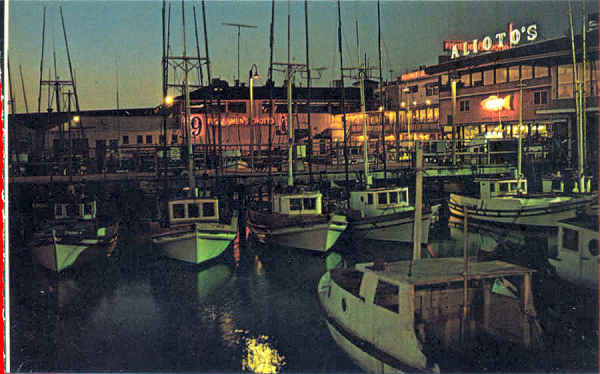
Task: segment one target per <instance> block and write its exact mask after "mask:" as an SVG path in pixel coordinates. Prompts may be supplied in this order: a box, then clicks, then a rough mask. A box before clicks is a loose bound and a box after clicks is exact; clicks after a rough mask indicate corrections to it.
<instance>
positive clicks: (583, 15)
mask: <svg viewBox="0 0 600 374" xmlns="http://www.w3.org/2000/svg"><path fill="white" fill-rule="evenodd" d="M581 5H582V6H581V22H582V24H583V30H582V32H581V37H582V48H583V54H582V63H581V65H582V69H583V74H582V75H583V86H582V93H581V137H582V142H581V143H582V154H583V168H585V159H586V154H587V152H586V148H587V146H586V144H587V142H586V132H587V125H586V120H587V116H586V114H585V108H586V99H585V92H586V82H587V80H586V77H585V74H586V72H587V69H586V65H587V55H586V46H585V37H586V35H585V34H586V32H587V30H586V27H585V26H586V25H585V22H586V12H585V1H582V2H581ZM591 74H592V72H591V71H590V78H591Z"/></svg>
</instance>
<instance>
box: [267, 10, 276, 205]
mask: <svg viewBox="0 0 600 374" xmlns="http://www.w3.org/2000/svg"><path fill="white" fill-rule="evenodd" d="M274 27H275V0H272V1H271V29H270V33H269V50H270V54H269V108H270V111H269V117H270V118H269V139H268V142H269V150H268V151H269V152H268V158H269V159H268V164H269V180H268V188H269V201H271V202H272V201H273V170H272V166H273V156H272V155H271V148H272V147H273V139H272V138H273V114H274V108H273V86H275V82H273V29H274Z"/></svg>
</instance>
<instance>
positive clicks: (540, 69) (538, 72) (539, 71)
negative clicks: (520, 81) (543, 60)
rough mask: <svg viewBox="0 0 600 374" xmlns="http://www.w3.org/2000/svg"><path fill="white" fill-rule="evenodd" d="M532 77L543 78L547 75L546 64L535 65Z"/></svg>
mask: <svg viewBox="0 0 600 374" xmlns="http://www.w3.org/2000/svg"><path fill="white" fill-rule="evenodd" d="M533 74H534V78H545V77H547V76H548V66H537V65H536V66H535V69H534V72H533Z"/></svg>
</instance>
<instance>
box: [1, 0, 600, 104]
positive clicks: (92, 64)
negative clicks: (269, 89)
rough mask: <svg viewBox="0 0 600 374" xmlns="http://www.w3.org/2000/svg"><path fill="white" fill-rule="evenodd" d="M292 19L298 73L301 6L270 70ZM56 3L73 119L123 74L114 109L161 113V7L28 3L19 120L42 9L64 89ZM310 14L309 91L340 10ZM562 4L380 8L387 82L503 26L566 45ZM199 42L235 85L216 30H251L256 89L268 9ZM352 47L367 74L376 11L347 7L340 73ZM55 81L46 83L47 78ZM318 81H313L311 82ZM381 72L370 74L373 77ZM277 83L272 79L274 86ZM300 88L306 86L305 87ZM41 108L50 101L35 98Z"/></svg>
mask: <svg viewBox="0 0 600 374" xmlns="http://www.w3.org/2000/svg"><path fill="white" fill-rule="evenodd" d="M170 4H171V17H172V20H171V30H172V33H171V40H172V48H173V49H172V52H171V54H172V55H181V50H182V48H181V45H182V43H181V40H182V32H181V24H182V21H181V1H172V2H170ZM288 4H289V8H290V12H291V39H292V41H291V56H292V61H294V62H298V63H304V62H305V61H306V51H305V28H304V1H291V2H288V1H285V0H283V1H277V2H276V4H275V13H276V19H275V46H274V61H276V62H285V61H286V60H287V14H288ZM59 5H62V8H63V14H64V20H65V26H66V30H67V37H68V41H69V49H70V53H71V59H72V62H73V69H74V70H75V72H76V73H75V74H76V79H77V90H78V93H79V101H80V105H81V109H112V108H115V107H116V76H117V71H118V76H119V96H120V100H119V101H120V103H119V104H120V108H139V107H151V106H156V105H157V104H158V103H160V97H161V94H162V93H161V79H162V78H161V57H162V23H161V9H162V1H160V0H153V1H94V0H80V1H51V2H42V1H26V0H10V16H9V17H10V18H9V51H8V56H9V60H10V65H11V75H12V80H13V92H14V96H15V97H16V107H17V112H19V113H20V112H25V106H24V101H23V93H22V88H21V80H20V76H19V66H21V67H22V71H23V76H24V81H25V90H26V92H27V101H28V106H29V111H30V112H32V111H36V110H37V100H38V90H39V80H40V76H39V70H40V58H41V45H42V10H43V7H44V6H46V8H47V9H46V41H45V52H44V79H48V69H49V68H51V67H53V60H52V54H53V50H55V51H56V59H57V67H58V68H57V70H58V76H59V77H60V79H68V65H67V58H66V51H65V43H64V38H63V33H62V27H61V23H60V16H59V13H58V6H59ZM185 5H186V12H185V13H186V14H185V15H186V24H187V28H186V39H187V43H188V54H194V55H195V35H194V30H193V13H192V5H196V8H197V15H198V32H199V37H200V49H201V55H202V56H204V38H203V30H202V13H201V2H200V1H186V2H185ZM581 8H582V3H581V2H573V9H574V15H575V21H576V30H577V33H580V32H581V27H582V26H581ZM586 8H587V9H586V10H587V13H588V14H591V13H595V12H598V1H597V0H592V1H589V2H586ZM308 9H309V15H308V17H309V29H310V30H309V32H310V60H311V66H312V67H326V68H327V70H324V71H323V74H322V77H321V79H320V80H316V81H314V83H313V85H317V86H326V85H329V84H330V83H331V81H332V80H334V79H338V78H339V55H338V50H337V6H336V2H335V1H334V0H323V1H311V2H309V4H308ZM567 9H568V3H567V1H542V2H539V1H537V2H536V1H522V2H521V1H501V2H500V1H482V2H474V1H473V2H455V1H453V2H450V1H447V2H434V1H382V3H381V13H382V19H381V30H382V40H383V46H382V50H383V71H384V79H386V80H389V78H390V70H392V71H393V72H392V74H393V76H394V77H395V76H397V75H398V74H400V73H402V72H405V71H407V70H411V69H414V68H415V67H417V66H419V65H430V64H435V63H436V62H437V58H438V55H440V54H442V40H444V39H467V40H469V39H474V38H480V39H481V38H482V37H484V36H486V35H489V36H491V37H492V38H493V37H494V35H495V34H496V33H498V32H502V31H506V29H507V24H508V23H509V22H513V23H514V24H515V25H516V26H519V27H520V26H526V25H531V24H537V30H538V34H539V35H538V39H537V40H538V41H539V40H544V39H551V38H555V37H559V36H561V35H567V33H568V30H569V20H568V13H567ZM206 13H207V23H208V24H207V29H208V30H207V32H208V41H209V54H210V59H211V71H212V75H213V77H220V78H222V79H225V80H227V81H229V82H230V84H233V80H234V79H235V76H236V75H237V60H236V53H237V52H236V37H237V29H236V28H233V27H230V26H224V25H222V23H223V22H228V23H241V24H248V25H256V26H257V28H255V29H242V35H241V40H240V78H241V80H242V82H247V79H248V70H249V69H250V66H251V65H252V64H256V65H257V66H258V68H259V72H260V73H261V75H262V76H263V79H262V80H261V81H259V83H258V84H264V82H265V80H266V76H267V71H268V63H269V23H270V20H271V2H270V1H207V2H206ZM356 20H358V27H359V36H360V48H361V51H362V52H361V53H362V55H364V54H366V55H367V58H368V60H369V63H370V65H372V66H377V61H378V60H377V58H378V54H377V2H376V1H343V2H342V25H343V40H344V45H343V48H344V64H345V65H346V66H356V65H357V50H356V33H355V30H356V25H355V22H356ZM52 74H54V73H52ZM313 74H314V73H313ZM377 74H378V73H377ZM282 80H283V74H282V73H276V74H275V82H276V84H278V85H279V84H281V83H282ZM302 85H305V80H303V81H302ZM42 97H43V99H42V110H44V107H45V106H46V104H45V97H46V92H44V93H43V94H42Z"/></svg>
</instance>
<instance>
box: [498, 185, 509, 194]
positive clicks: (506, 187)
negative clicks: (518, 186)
mask: <svg viewBox="0 0 600 374" xmlns="http://www.w3.org/2000/svg"><path fill="white" fill-rule="evenodd" d="M499 186H500V192H508V183H499Z"/></svg>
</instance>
